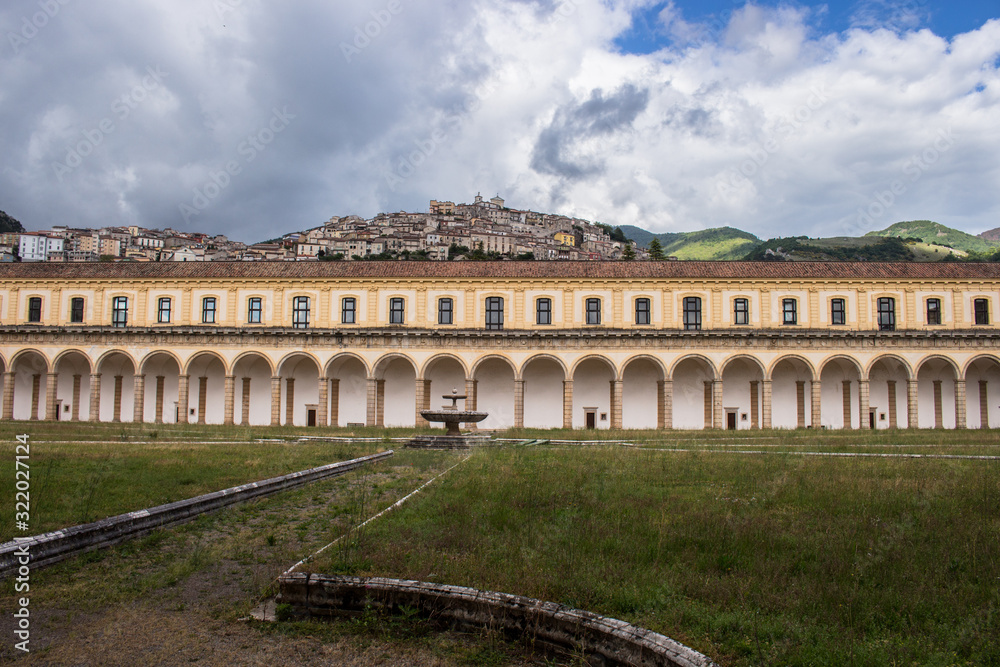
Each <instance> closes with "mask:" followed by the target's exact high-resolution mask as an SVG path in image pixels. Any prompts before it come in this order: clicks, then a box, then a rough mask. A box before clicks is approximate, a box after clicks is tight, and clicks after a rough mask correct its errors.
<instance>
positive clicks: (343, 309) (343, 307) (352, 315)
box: [340, 296, 358, 324]
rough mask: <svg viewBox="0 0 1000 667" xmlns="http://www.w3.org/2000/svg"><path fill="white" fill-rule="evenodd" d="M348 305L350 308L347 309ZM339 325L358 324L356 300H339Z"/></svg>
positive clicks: (346, 298) (351, 298)
mask: <svg viewBox="0 0 1000 667" xmlns="http://www.w3.org/2000/svg"><path fill="white" fill-rule="evenodd" d="M348 304H350V307H348ZM340 323H341V324H357V323H358V299H357V297H353V296H345V297H343V298H341V299H340Z"/></svg>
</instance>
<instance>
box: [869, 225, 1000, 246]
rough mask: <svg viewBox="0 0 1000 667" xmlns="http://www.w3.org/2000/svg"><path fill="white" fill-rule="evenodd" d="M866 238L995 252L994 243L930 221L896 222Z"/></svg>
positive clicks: (870, 233)
mask: <svg viewBox="0 0 1000 667" xmlns="http://www.w3.org/2000/svg"><path fill="white" fill-rule="evenodd" d="M866 236H898V237H902V238H919V239H921V240H922V241H924V242H925V243H935V244H943V245H947V246H950V247H952V248H955V249H956V250H963V251H966V252H969V251H972V252H978V253H988V252H992V251H993V250H996V248H997V245H998V243H997V242H996V241H987V240H986V239H981V238H979V237H978V236H973V235H971V234H967V233H965V232H963V231H960V230H958V229H953V228H951V227H946V226H944V225H942V224H941V223H939V222H933V221H931V220H911V221H909V222H897V223H895V224H894V225H890V226H889V227H886V228H885V229H882V230H878V231H874V232H868V234H866Z"/></svg>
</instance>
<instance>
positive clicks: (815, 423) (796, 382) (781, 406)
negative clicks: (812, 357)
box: [765, 354, 821, 428]
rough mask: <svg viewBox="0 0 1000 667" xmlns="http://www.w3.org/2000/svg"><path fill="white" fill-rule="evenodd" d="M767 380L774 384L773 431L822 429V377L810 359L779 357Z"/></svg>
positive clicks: (769, 371) (791, 356)
mask: <svg viewBox="0 0 1000 667" xmlns="http://www.w3.org/2000/svg"><path fill="white" fill-rule="evenodd" d="M766 379H768V380H770V381H771V423H770V426H771V427H772V428H804V427H806V426H812V427H813V428H819V427H820V402H821V401H820V383H819V376H818V375H817V374H816V368H815V367H814V366H813V364H812V363H811V362H810V361H809V360H808V359H806V358H805V357H803V356H801V355H798V354H788V355H785V356H782V357H779V358H777V359H775V360H774V361H773V362H772V363H771V365H770V367H769V368H768V369H767V376H766ZM765 426H766V425H765Z"/></svg>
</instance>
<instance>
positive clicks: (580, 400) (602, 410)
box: [573, 359, 614, 429]
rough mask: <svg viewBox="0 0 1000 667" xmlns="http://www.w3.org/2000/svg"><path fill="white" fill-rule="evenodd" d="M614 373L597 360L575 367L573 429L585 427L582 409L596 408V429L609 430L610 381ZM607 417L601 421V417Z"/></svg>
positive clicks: (585, 414)
mask: <svg viewBox="0 0 1000 667" xmlns="http://www.w3.org/2000/svg"><path fill="white" fill-rule="evenodd" d="M613 379H614V373H613V372H612V370H611V368H610V366H608V364H606V363H605V362H603V361H600V360H598V359H588V360H586V361H584V362H583V363H581V364H580V365H579V366H577V367H576V373H575V374H574V376H573V428H584V427H585V426H586V425H587V413H586V412H585V411H584V408H597V411H596V416H595V418H594V423H595V425H596V426H597V428H598V429H606V428H611V380H613ZM602 414H604V415H607V417H606V418H605V419H603V420H602V419H601V415H602Z"/></svg>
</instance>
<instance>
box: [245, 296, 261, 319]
mask: <svg viewBox="0 0 1000 667" xmlns="http://www.w3.org/2000/svg"><path fill="white" fill-rule="evenodd" d="M263 312H264V300H263V299H261V298H260V297H259V296H252V297H250V298H249V299H247V324H260V322H261V316H262V315H263Z"/></svg>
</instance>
